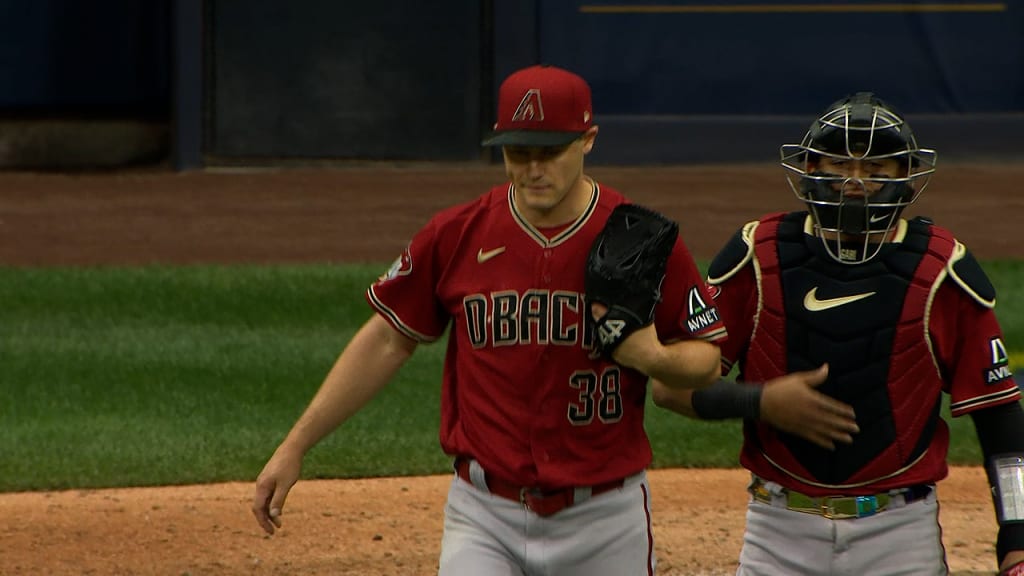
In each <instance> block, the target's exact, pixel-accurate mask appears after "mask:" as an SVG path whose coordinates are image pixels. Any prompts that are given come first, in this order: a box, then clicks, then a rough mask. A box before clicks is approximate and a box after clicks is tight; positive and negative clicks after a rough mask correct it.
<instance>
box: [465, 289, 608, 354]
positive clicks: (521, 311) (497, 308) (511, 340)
mask: <svg viewBox="0 0 1024 576" xmlns="http://www.w3.org/2000/svg"><path fill="white" fill-rule="evenodd" d="M583 302H584V299H583V295H582V294H580V293H578V292H572V291H569V290H544V289H540V288H535V289H531V290H527V291H525V292H523V293H521V294H520V293H518V292H516V291H514V290H508V291H502V292H491V293H490V294H489V295H488V294H470V295H468V296H466V297H465V298H463V299H462V307H463V311H464V312H465V314H466V333H467V334H468V336H469V340H470V342H471V343H472V344H473V347H474V348H482V347H484V346H487V345H488V344H489V345H491V346H494V347H498V346H514V345H517V344H519V345H523V344H540V345H546V344H557V345H560V346H575V345H577V344H580V345H582V346H583V348H591V347H592V345H593V334H592V333H591V329H590V325H591V323H590V322H586V321H585V318H584V317H583V316H582V315H581V311H582V310H583V308H584V305H583Z"/></svg>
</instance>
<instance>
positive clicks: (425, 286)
mask: <svg viewBox="0 0 1024 576" xmlns="http://www.w3.org/2000/svg"><path fill="white" fill-rule="evenodd" d="M624 202H626V199H625V198H624V197H623V196H622V195H621V194H620V193H619V192H617V191H615V190H612V189H610V188H608V187H606V186H598V185H597V184H596V183H595V184H594V187H593V192H592V196H591V199H590V203H589V204H588V206H587V208H586V210H585V211H584V212H583V214H581V215H580V216H579V218H578V219H576V220H575V221H574V222H572V223H570V224H568V225H567V226H559V227H556V228H554V229H538V228H536V227H534V226H533V225H531V224H530V223H529V222H527V220H526V219H525V218H524V217H523V216H522V214H520V213H519V211H518V210H517V208H516V205H515V202H514V188H513V187H512V185H511V184H505V185H500V186H496V187H494V188H493V189H492V190H491V191H490V192H489V193H487V194H485V195H483V196H481V197H479V198H478V199H476V200H475V201H472V202H469V203H466V204H462V205H459V206H454V207H452V208H449V209H447V210H444V211H442V212H440V213H438V214H437V215H435V216H434V217H433V218H432V219H431V220H430V221H429V222H428V223H427V225H426V226H424V227H423V228H422V229H421V230H420V231H419V232H418V233H416V235H415V236H414V237H413V238H412V241H411V242H410V243H409V246H408V247H407V248H406V250H405V252H404V253H403V254H402V255H401V257H400V258H399V259H398V260H396V261H395V263H394V265H393V266H392V267H391V269H390V270H389V271H388V273H387V274H385V275H384V276H382V277H381V278H380V279H379V280H377V282H375V283H374V284H373V285H372V286H370V288H369V289H368V290H367V299H368V301H369V303H370V305H371V306H372V307H373V308H374V309H375V310H376V311H377V313H378V314H380V315H381V316H383V317H384V318H385V319H386V320H387V321H388V322H389V323H390V324H391V325H392V326H393V327H394V328H395V329H396V330H398V331H400V332H401V333H403V334H405V335H406V336H408V337H409V338H412V339H414V340H417V341H420V342H431V341H434V340H437V339H439V338H441V337H442V335H443V334H444V332H445V330H446V329H447V328H449V327H450V328H451V331H450V333H449V335H448V350H447V355H446V357H445V363H444V374H443V381H442V389H441V430H440V440H441V446H442V448H443V449H444V451H445V452H446V453H448V454H450V455H454V456H467V457H472V458H476V459H477V460H478V461H479V462H480V464H481V465H482V466H483V468H484V469H485V470H487V471H488V473H490V474H494V475H497V476H498V477H500V478H502V479H504V480H506V481H509V482H513V483H516V484H520V485H523V486H536V487H539V488H545V489H548V488H560V487H564V486H574V485H592V484H597V483H601V482H606V481H611V480H613V479H616V478H622V477H624V476H628V475H630V474H633V473H636V472H639V471H640V470H642V469H644V468H645V467H647V465H648V464H649V463H650V459H651V448H650V443H649V441H648V438H647V435H646V433H645V431H644V427H643V420H644V404H645V398H646V392H647V377H646V376H645V375H643V374H641V373H639V372H637V371H634V370H631V369H627V368H623V367H620V366H618V365H617V364H615V363H613V362H609V361H605V360H602V359H594V358H591V356H590V352H591V349H592V344H591V343H592V341H593V334H592V333H591V332H592V330H591V329H590V328H589V327H588V324H589V323H588V322H585V315H586V314H587V313H588V312H587V310H586V309H585V306H584V289H583V281H584V268H585V262H586V258H587V254H588V253H589V251H590V246H591V244H592V243H593V241H594V239H595V237H596V236H597V234H598V233H599V232H600V231H601V229H602V227H603V226H604V223H605V221H606V220H607V218H608V215H609V214H610V213H611V211H612V209H613V208H614V207H615V206H616V205H618V204H622V203H624ZM663 286H678V287H681V289H680V290H675V291H665V292H664V293H663V294H662V297H663V301H661V302H660V303H659V304H658V306H657V308H656V311H655V325H656V328H657V330H658V334H659V337H660V338H661V339H662V340H663V341H673V340H683V339H692V338H705V339H709V340H715V339H720V338H723V337H724V336H725V332H724V328H723V325H722V323H721V321H720V320H718V318H717V315H715V314H714V309H713V307H710V308H709V309H710V311H711V313H710V314H709V313H708V310H707V309H702V308H701V307H700V306H699V304H703V303H711V302H712V300H711V299H710V297H709V296H708V295H707V292H706V287H705V285H704V283H703V281H702V277H701V275H700V272H699V271H698V270H697V268H696V265H695V264H694V262H693V258H692V257H691V255H690V252H689V250H688V249H687V248H686V246H685V244H684V243H683V241H682V239H679V240H677V242H676V246H675V249H674V250H673V252H672V255H671V257H670V259H669V263H668V268H667V273H666V278H665V282H664V284H663Z"/></svg>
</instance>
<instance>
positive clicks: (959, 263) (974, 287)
mask: <svg viewBox="0 0 1024 576" xmlns="http://www.w3.org/2000/svg"><path fill="white" fill-rule="evenodd" d="M946 269H947V270H948V271H949V277H950V278H952V279H953V281H954V282H956V284H957V285H958V286H960V287H961V288H963V290H964V292H967V294H969V295H970V296H971V298H973V299H974V300H975V301H977V302H978V304H981V305H982V306H984V307H986V308H994V307H995V305H996V289H995V286H993V285H992V282H991V281H990V280H989V279H988V275H987V274H985V270H983V269H982V267H981V264H979V263H978V261H977V260H975V259H974V255H973V254H971V251H970V250H968V249H967V247H966V246H964V245H963V244H961V243H960V242H959V241H957V242H956V246H955V247H954V248H953V255H952V256H950V258H949V263H948V264H946Z"/></svg>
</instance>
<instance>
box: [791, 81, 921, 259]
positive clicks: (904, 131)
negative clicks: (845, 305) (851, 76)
mask: <svg viewBox="0 0 1024 576" xmlns="http://www.w3.org/2000/svg"><path fill="white" fill-rule="evenodd" d="M781 155H782V166H783V167H785V168H786V169H787V170H788V172H787V174H786V179H787V180H789V184H790V187H791V188H792V189H793V192H794V193H795V194H796V195H797V197H799V198H800V199H801V200H803V201H804V202H805V203H806V204H807V206H808V208H809V210H810V213H811V216H812V218H813V219H814V225H815V226H814V228H815V233H816V234H817V235H818V236H819V237H820V238H821V239H822V241H823V242H824V244H825V247H826V249H827V250H828V253H829V255H830V256H832V258H833V259H835V260H837V261H839V262H842V263H844V264H860V263H862V262H866V261H868V260H870V259H871V258H873V257H874V256H875V255H877V254H878V252H879V250H880V249H881V246H882V241H883V240H884V239H885V238H886V236H887V235H888V233H889V231H890V230H892V228H893V226H896V225H897V223H898V222H899V218H900V214H901V213H902V212H903V209H904V208H906V207H907V206H909V205H910V204H912V203H913V202H914V201H915V200H917V197H918V196H919V195H920V194H921V192H922V191H923V190H924V188H925V186H927V184H928V179H929V178H930V176H931V174H932V172H934V171H935V160H936V154H935V151H934V150H926V149H922V148H919V147H918V145H917V140H916V139H915V138H914V133H913V132H912V131H911V129H910V126H909V125H908V124H907V123H906V121H905V120H904V119H903V117H902V116H901V115H900V114H899V113H898V112H897V111H896V110H895V109H893V108H892V107H891V106H889V105H888V104H886V103H885V102H883V101H882V100H880V99H878V98H877V97H876V96H875V95H874V94H872V93H870V92H858V93H857V94H854V95H852V96H847V97H846V98H843V99H842V100H839V101H837V102H835V103H833V104H832V105H831V106H829V107H828V109H827V110H826V111H825V112H824V113H823V114H822V115H821V117H819V118H818V119H817V120H815V121H814V122H813V123H812V124H811V126H810V128H809V129H808V130H807V134H806V135H804V139H803V141H802V142H801V143H800V144H785V145H783V146H782V148H781ZM825 156H827V157H831V158H835V159H840V160H847V161H861V162H867V161H870V160H877V159H886V158H888V159H895V160H897V161H898V162H899V166H900V170H899V174H896V175H892V174H884V175H883V174H867V175H864V176H862V177H860V178H854V177H850V176H844V175H840V174H829V173H827V172H824V171H822V170H821V169H819V168H818V163H819V160H820V159H821V158H822V157H825ZM871 185H873V186H871ZM869 188H871V189H876V188H877V191H875V192H874V193H871V194H864V193H860V194H852V195H851V194H848V193H844V191H847V192H848V191H849V190H852V189H856V190H862V191H863V190H868V189H869ZM851 237H855V238H856V239H855V240H853V239H851ZM844 243H845V246H844Z"/></svg>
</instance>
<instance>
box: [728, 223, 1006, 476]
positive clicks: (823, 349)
mask: <svg viewBox="0 0 1024 576" xmlns="http://www.w3.org/2000/svg"><path fill="white" fill-rule="evenodd" d="M908 229H909V230H911V233H908V232H907V230H908ZM741 237H742V238H743V242H742V243H740V242H737V240H738V239H739V238H741ZM820 242H821V241H820V239H818V238H817V237H815V236H812V235H811V234H810V229H809V228H807V227H806V221H805V215H804V213H793V214H789V215H785V216H783V215H775V216H772V217H766V218H763V219H762V220H761V221H759V222H754V223H750V224H748V225H747V226H745V227H744V229H743V231H742V232H741V233H740V234H738V235H737V237H736V238H734V241H733V242H732V243H731V244H730V245H731V246H732V248H731V252H732V254H733V255H734V256H732V257H731V258H730V259H733V260H735V261H736V266H735V267H732V268H731V269H729V267H728V266H720V265H716V264H712V272H713V274H710V275H709V282H710V283H711V284H713V286H712V287H711V291H712V293H713V294H714V297H715V303H716V304H717V306H718V308H719V312H720V314H721V317H722V319H723V321H724V322H725V324H726V326H727V328H728V331H729V340H728V341H727V342H726V343H724V344H723V345H722V358H723V366H726V367H728V366H731V365H732V364H733V363H737V364H738V365H739V367H740V371H741V374H742V377H743V378H744V379H746V380H750V381H760V382H763V381H764V380H767V379H770V378H773V377H776V376H780V375H782V374H784V373H786V372H790V371H794V370H807V369H811V368H815V367H817V366H818V365H820V364H821V363H823V362H829V365H830V369H829V377H828V380H827V381H826V382H825V383H824V384H822V385H821V387H820V388H819V389H820V390H821V391H822V392H824V393H826V394H829V395H831V396H833V397H836V398H839V399H840V400H842V401H843V402H847V403H849V404H851V405H853V406H854V409H855V411H856V413H857V420H858V425H859V427H860V429H861V432H860V433H859V434H856V435H854V443H853V444H852V445H849V446H848V445H842V444H840V445H837V448H836V450H835V451H834V452H833V451H828V450H825V449H822V448H819V447H816V446H814V445H811V444H810V443H809V442H807V441H804V440H802V439H800V438H796V437H793V436H790V435H788V434H785V433H782V432H779V431H777V430H775V429H774V428H772V427H770V426H768V425H767V424H764V423H761V422H757V423H755V422H749V421H748V422H746V423H745V426H744V444H743V449H742V452H741V456H740V459H741V463H742V464H743V465H744V467H746V468H748V469H749V470H751V471H752V472H753V473H755V474H757V475H758V476H761V477H762V478H765V479H768V480H772V481H775V482H777V483H779V484H781V485H783V486H785V487H787V488H790V489H793V490H797V491H800V492H803V493H806V494H809V495H815V496H824V495H830V494H846V495H857V494H870V493H876V492H880V491H883V490H886V489H891V488H898V487H903V486H909V485H913V484H920V483H931V482H936V481H938V480H941V479H942V478H944V477H945V476H946V473H947V468H946V454H947V450H948V447H949V431H948V427H947V426H946V423H945V422H944V421H943V419H942V418H941V417H940V416H939V408H940V401H941V396H942V393H943V392H945V393H948V394H949V395H950V398H951V402H950V407H951V412H952V415H953V416H962V415H964V414H968V413H970V412H972V411H974V410H978V409H981V408H986V407H990V406H995V405H997V404H1003V403H1007V402H1013V401H1017V400H1019V399H1020V397H1021V394H1020V390H1019V389H1018V387H1017V386H1016V384H1015V383H1014V381H1013V379H1012V377H1011V376H1012V375H1011V373H1010V371H1009V368H1008V365H1007V363H1008V358H1007V355H1006V351H1005V347H1004V345H1003V341H1002V334H1001V331H1000V327H999V324H998V322H997V320H996V316H995V313H994V312H993V309H992V306H993V305H994V300H992V301H988V300H987V299H986V298H985V297H984V296H983V295H982V294H980V293H979V292H984V290H980V291H976V290H974V289H973V288H972V286H971V285H969V283H968V282H967V281H965V280H964V279H963V278H961V277H959V276H958V275H957V270H958V269H957V268H956V264H957V262H959V261H968V260H966V259H965V255H967V252H966V249H964V248H963V246H962V245H960V244H959V243H958V242H956V241H955V239H953V237H952V235H950V234H949V233H948V232H947V231H945V230H943V229H941V228H939V227H936V226H930V225H928V224H923V223H921V222H915V223H913V224H912V225H911V226H909V227H908V225H907V223H906V222H905V221H904V222H901V224H900V228H899V237H898V238H897V242H894V243H893V244H892V246H887V247H886V250H884V251H883V252H881V253H880V254H879V255H878V256H876V257H875V258H873V259H872V260H870V261H869V262H868V263H865V264H859V265H856V266H846V265H843V264H839V263H835V262H832V261H831V259H830V258H828V257H827V256H826V255H824V254H823V250H820V249H821V245H820ZM740 244H745V247H744V248H737V246H738V245H740ZM744 249H745V250H746V254H745V255H743V256H740V252H743V250H744ZM723 253H725V251H723ZM969 262H970V263H971V266H970V267H973V268H972V271H971V273H972V274H973V275H974V276H975V278H977V275H978V274H981V273H980V268H977V265H976V263H974V261H973V258H971V259H970V260H969ZM723 271H724V272H725V273H722V272H723ZM960 271H961V272H968V271H967V270H962V269H961V270H960ZM982 277H983V275H982ZM979 283H986V284H987V280H984V282H980V281H979ZM989 287H990V286H989ZM993 297H994V293H993Z"/></svg>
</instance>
